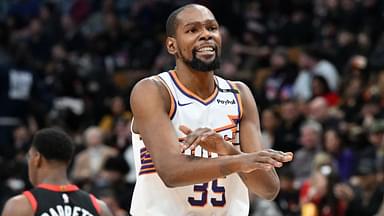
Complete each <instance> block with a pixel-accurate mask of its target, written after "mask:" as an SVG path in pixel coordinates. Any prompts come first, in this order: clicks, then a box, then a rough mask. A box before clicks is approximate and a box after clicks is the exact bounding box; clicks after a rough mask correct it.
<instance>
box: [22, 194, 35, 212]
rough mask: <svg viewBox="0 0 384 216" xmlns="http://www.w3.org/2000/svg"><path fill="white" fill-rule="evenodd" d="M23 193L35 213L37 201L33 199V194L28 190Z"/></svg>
mask: <svg viewBox="0 0 384 216" xmlns="http://www.w3.org/2000/svg"><path fill="white" fill-rule="evenodd" d="M23 194H24V196H25V197H26V198H27V199H28V201H29V203H30V204H31V207H32V210H33V213H36V209H37V201H36V199H35V196H33V194H32V193H31V192H30V191H24V192H23Z"/></svg>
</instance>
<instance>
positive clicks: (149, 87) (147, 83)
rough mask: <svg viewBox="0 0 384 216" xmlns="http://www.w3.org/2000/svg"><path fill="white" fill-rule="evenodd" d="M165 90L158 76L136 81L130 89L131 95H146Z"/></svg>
mask: <svg viewBox="0 0 384 216" xmlns="http://www.w3.org/2000/svg"><path fill="white" fill-rule="evenodd" d="M159 90H160V91H162V90H165V86H164V84H163V82H162V81H161V79H160V78H159V76H157V75H154V76H150V77H146V78H144V79H141V80H140V81H138V82H137V83H136V84H135V86H134V87H133V89H132V95H134V94H135V93H136V94H142V93H145V94H146V93H148V92H151V91H152V92H154V93H155V92H158V91H159Z"/></svg>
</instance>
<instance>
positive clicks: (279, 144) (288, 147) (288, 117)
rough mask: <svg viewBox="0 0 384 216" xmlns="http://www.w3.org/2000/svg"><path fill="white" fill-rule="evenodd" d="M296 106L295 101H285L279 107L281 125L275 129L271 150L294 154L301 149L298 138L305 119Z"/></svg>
mask: <svg viewBox="0 0 384 216" xmlns="http://www.w3.org/2000/svg"><path fill="white" fill-rule="evenodd" d="M297 106H298V105H297V103H296V102H295V101H285V102H283V103H282V104H281V105H280V116H281V124H279V126H278V127H277V129H276V136H275V138H276V140H275V141H274V145H273V149H276V150H280V151H288V152H294V151H296V150H297V149H299V148H300V147H301V146H300V145H299V139H298V137H299V136H300V127H301V125H302V123H303V122H304V120H305V118H304V116H302V114H301V113H300V111H299V110H298V109H297Z"/></svg>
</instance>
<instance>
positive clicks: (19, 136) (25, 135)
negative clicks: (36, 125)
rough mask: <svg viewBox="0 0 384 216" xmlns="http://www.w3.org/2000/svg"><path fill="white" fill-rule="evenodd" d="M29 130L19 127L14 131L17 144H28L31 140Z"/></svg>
mask: <svg viewBox="0 0 384 216" xmlns="http://www.w3.org/2000/svg"><path fill="white" fill-rule="evenodd" d="M29 135H30V134H29V132H28V129H27V128H26V127H25V126H20V127H17V128H16V129H15V130H14V131H13V137H14V140H15V141H17V142H28V141H29V139H30V136H29Z"/></svg>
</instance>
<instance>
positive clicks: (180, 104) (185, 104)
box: [177, 101, 192, 106]
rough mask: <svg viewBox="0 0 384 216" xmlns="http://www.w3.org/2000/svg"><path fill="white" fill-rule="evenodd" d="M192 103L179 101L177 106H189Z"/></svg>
mask: <svg viewBox="0 0 384 216" xmlns="http://www.w3.org/2000/svg"><path fill="white" fill-rule="evenodd" d="M191 103H192V102H189V103H183V104H182V103H180V101H177V104H178V105H179V106H187V105H189V104H191Z"/></svg>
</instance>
